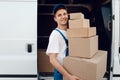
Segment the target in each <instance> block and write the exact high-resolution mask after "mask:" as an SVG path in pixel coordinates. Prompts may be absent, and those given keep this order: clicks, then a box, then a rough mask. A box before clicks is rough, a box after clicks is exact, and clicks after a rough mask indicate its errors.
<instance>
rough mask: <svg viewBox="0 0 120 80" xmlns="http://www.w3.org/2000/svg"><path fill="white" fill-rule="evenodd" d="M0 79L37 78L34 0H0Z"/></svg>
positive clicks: (30, 79) (23, 79) (28, 79)
mask: <svg viewBox="0 0 120 80" xmlns="http://www.w3.org/2000/svg"><path fill="white" fill-rule="evenodd" d="M0 80H37V0H0Z"/></svg>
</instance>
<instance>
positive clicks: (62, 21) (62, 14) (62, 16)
mask: <svg viewBox="0 0 120 80" xmlns="http://www.w3.org/2000/svg"><path fill="white" fill-rule="evenodd" d="M54 19H55V21H56V22H57V24H58V25H61V26H65V25H67V21H68V14H67V11H66V10H65V9H60V10H58V11H57V12H56V14H55V17H54Z"/></svg>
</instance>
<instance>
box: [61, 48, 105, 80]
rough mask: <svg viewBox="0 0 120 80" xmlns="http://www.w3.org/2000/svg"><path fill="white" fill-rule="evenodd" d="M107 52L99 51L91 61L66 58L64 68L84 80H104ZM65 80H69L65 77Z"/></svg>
mask: <svg viewBox="0 0 120 80" xmlns="http://www.w3.org/2000/svg"><path fill="white" fill-rule="evenodd" d="M106 63H107V51H102V50H99V51H98V52H97V54H96V55H95V56H93V58H91V59H85V58H76V57H70V56H68V57H66V58H64V60H63V66H64V67H65V68H66V70H67V71H68V72H69V73H71V74H73V75H76V76H78V77H81V78H82V80H102V78H103V76H104V74H105V72H106ZM63 80H67V79H66V78H65V77H64V79H63Z"/></svg>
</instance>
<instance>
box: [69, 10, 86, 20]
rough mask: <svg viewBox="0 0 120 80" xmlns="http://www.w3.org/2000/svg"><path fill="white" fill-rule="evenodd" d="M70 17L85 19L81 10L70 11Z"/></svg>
mask: <svg viewBox="0 0 120 80" xmlns="http://www.w3.org/2000/svg"><path fill="white" fill-rule="evenodd" d="M69 15H70V19H84V14H83V13H81V12H77V13H70V14H69Z"/></svg>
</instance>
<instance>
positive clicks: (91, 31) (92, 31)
mask: <svg viewBox="0 0 120 80" xmlns="http://www.w3.org/2000/svg"><path fill="white" fill-rule="evenodd" d="M95 35H96V27H90V28H72V29H67V36H68V37H91V36H95Z"/></svg>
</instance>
